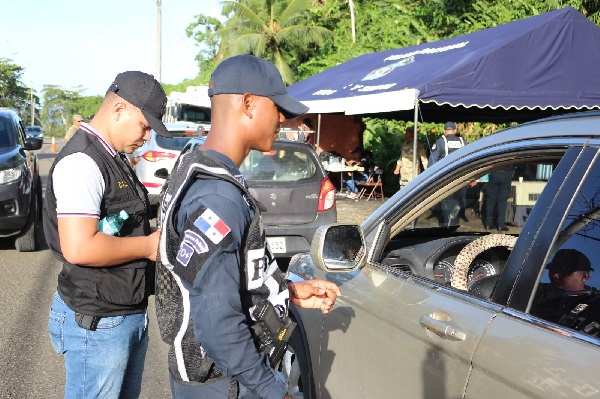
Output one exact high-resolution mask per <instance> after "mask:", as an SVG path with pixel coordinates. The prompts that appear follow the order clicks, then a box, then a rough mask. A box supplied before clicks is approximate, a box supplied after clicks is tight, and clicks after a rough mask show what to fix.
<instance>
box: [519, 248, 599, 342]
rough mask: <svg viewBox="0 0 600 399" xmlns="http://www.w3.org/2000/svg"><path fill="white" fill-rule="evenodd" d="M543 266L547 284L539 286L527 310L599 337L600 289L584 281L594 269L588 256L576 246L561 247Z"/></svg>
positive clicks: (548, 319)
mask: <svg viewBox="0 0 600 399" xmlns="http://www.w3.org/2000/svg"><path fill="white" fill-rule="evenodd" d="M546 269H547V270H548V276H549V277H550V283H543V284H540V285H539V286H538V289H537V291H536V293H535V297H534V300H533V303H532V305H531V310H530V313H531V314H532V315H534V316H536V317H540V318H542V319H544V320H547V321H550V322H552V323H557V324H560V325H562V326H566V327H570V328H573V329H575V330H580V331H583V332H585V333H587V334H590V335H596V336H598V335H599V334H600V291H598V290H597V289H596V288H595V287H589V286H587V285H586V284H585V283H586V281H588V280H589V279H590V272H592V271H593V270H594V269H593V268H592V265H591V263H590V260H589V259H588V257H587V256H585V255H584V254H583V253H582V252H581V251H578V250H576V249H560V250H558V251H556V254H555V255H554V258H552V261H551V262H550V263H548V265H547V266H546Z"/></svg>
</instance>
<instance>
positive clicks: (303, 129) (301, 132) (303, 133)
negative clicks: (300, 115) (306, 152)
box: [296, 118, 313, 143]
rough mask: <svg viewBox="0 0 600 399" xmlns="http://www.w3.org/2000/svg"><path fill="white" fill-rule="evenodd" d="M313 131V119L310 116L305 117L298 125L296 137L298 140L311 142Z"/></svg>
mask: <svg viewBox="0 0 600 399" xmlns="http://www.w3.org/2000/svg"><path fill="white" fill-rule="evenodd" d="M312 133H313V126H312V122H311V120H310V119H309V118H304V119H302V122H301V123H300V125H299V126H298V133H297V134H298V137H297V138H296V140H301V141H304V142H305V143H310V137H311V135H312Z"/></svg>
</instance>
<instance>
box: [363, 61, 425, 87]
mask: <svg viewBox="0 0 600 399" xmlns="http://www.w3.org/2000/svg"><path fill="white" fill-rule="evenodd" d="M413 62H415V57H414V56H412V55H411V56H409V57H406V58H403V59H401V60H400V61H398V62H395V63H393V64H392V65H386V66H384V67H381V68H379V69H376V70H374V71H371V72H369V73H368V74H367V76H365V77H364V78H362V79H361V81H363V80H375V79H379V78H381V77H384V76H385V75H387V74H389V73H390V72H392V71H393V70H394V69H396V68H399V67H402V66H404V65H408V64H412V63H413Z"/></svg>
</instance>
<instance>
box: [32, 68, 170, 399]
mask: <svg viewBox="0 0 600 399" xmlns="http://www.w3.org/2000/svg"><path fill="white" fill-rule="evenodd" d="M166 101H167V97H166V95H165V92H164V91H163V89H162V87H161V85H160V83H159V82H157V81H156V79H154V78H153V77H152V76H151V75H148V74H145V73H143V72H138V71H127V72H123V73H120V74H118V75H117V76H116V78H115V80H114V82H113V83H112V84H111V85H110V87H109V89H108V90H107V92H106V95H105V97H104V99H103V101H102V104H101V105H100V109H99V110H98V112H97V113H96V114H95V116H94V118H93V119H92V120H91V121H90V123H89V124H87V123H82V124H81V127H80V129H79V130H78V131H77V133H76V134H75V135H74V136H73V137H72V138H71V140H69V141H68V142H67V143H66V144H65V146H64V147H63V148H62V149H61V151H60V152H59V153H58V155H57V157H56V159H55V161H54V163H53V164H52V166H51V168H50V171H49V174H48V184H47V190H46V197H45V206H44V223H43V226H44V233H45V237H46V241H47V243H48V246H49V248H50V249H51V251H52V253H53V254H54V256H55V257H56V258H57V259H58V260H59V261H60V262H62V264H63V266H62V271H61V272H60V274H59V275H58V286H57V291H56V293H55V294H54V299H53V302H52V307H51V309H50V314H49V320H48V328H49V333H50V340H51V342H52V345H53V346H54V349H55V350H56V352H57V353H59V354H61V355H63V356H64V362H65V363H64V364H65V371H66V373H65V374H66V382H65V398H109V399H117V398H137V397H138V396H139V394H140V390H141V385H142V372H143V370H144V360H145V357H146V350H147V347H148V329H147V328H148V315H147V310H146V309H147V306H148V297H149V296H150V295H151V294H152V293H153V291H154V276H155V265H154V261H155V260H156V256H157V250H158V240H159V232H158V231H154V232H153V231H152V229H151V227H150V218H151V217H152V212H151V210H150V202H149V201H148V195H147V191H146V189H145V188H144V186H143V185H142V183H141V182H140V181H139V180H138V178H137V177H136V175H135V173H133V170H131V168H130V167H129V165H128V164H127V160H126V159H124V158H123V156H122V153H128V154H130V153H132V152H133V150H135V149H136V148H138V147H140V146H141V145H142V144H143V143H144V141H145V140H148V139H149V138H150V130H151V129H154V130H155V131H156V132H157V133H158V134H160V135H162V136H165V137H170V134H169V132H168V131H167V129H166V128H165V126H164V125H163V123H162V122H161V119H162V116H163V113H164V110H165V104H166ZM123 210H124V211H126V212H127V214H128V215H129V217H128V218H127V220H126V221H125V223H124V224H123V226H122V227H121V229H120V231H119V232H118V233H117V235H115V236H112V235H108V234H104V233H102V232H99V231H98V229H99V221H100V220H102V219H104V218H105V217H106V216H107V215H112V214H118V213H119V212H120V211H123Z"/></svg>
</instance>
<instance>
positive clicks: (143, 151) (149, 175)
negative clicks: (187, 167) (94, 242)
mask: <svg viewBox="0 0 600 399" xmlns="http://www.w3.org/2000/svg"><path fill="white" fill-rule="evenodd" d="M165 126H166V128H167V130H169V132H171V134H172V135H173V137H172V138H166V137H162V136H159V135H158V134H156V132H155V131H154V130H152V131H151V132H150V140H148V141H147V142H146V143H145V144H144V145H143V146H142V147H140V148H138V149H137V150H135V151H134V153H133V156H134V163H135V165H134V167H133V169H134V171H135V173H136V175H137V177H138V179H140V181H141V182H142V184H143V185H144V186H145V187H146V189H147V190H148V198H149V200H150V205H151V206H152V207H153V208H156V206H157V205H158V202H159V194H160V190H161V188H162V185H163V183H164V182H165V180H164V179H161V178H158V177H156V176H155V173H156V171H157V170H158V169H161V168H166V169H167V171H168V172H169V173H170V172H171V169H173V166H174V165H175V161H176V160H177V157H178V156H179V153H181V150H182V149H183V147H184V146H185V145H186V144H187V142H188V141H189V140H190V139H191V138H192V137H194V135H196V132H197V130H198V125H196V124H193V123H166V124H165Z"/></svg>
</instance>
